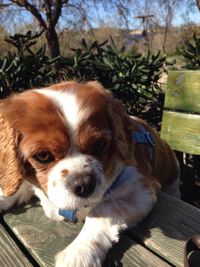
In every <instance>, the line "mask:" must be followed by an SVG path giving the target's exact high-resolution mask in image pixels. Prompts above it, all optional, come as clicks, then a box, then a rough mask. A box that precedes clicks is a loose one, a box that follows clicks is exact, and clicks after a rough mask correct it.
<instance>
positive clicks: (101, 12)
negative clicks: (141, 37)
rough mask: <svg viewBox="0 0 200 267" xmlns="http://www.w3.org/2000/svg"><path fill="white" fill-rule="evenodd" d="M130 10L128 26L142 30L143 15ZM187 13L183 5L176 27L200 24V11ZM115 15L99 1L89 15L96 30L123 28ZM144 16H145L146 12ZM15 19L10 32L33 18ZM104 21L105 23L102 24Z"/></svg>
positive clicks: (175, 22) (177, 14)
mask: <svg viewBox="0 0 200 267" xmlns="http://www.w3.org/2000/svg"><path fill="white" fill-rule="evenodd" d="M145 1H146V2H147V3H148V1H147V0H140V1H139V3H140V5H141V4H143V3H144V2H145ZM180 1H181V2H182V1H184V0H180ZM185 1H191V0H185ZM135 3H136V2H135ZM182 3H183V2H182ZM96 9H97V10H96ZM130 10H131V13H130V17H129V24H128V26H129V29H141V28H142V23H141V20H139V19H136V18H135V16H137V15H141V13H140V12H139V11H138V8H137V6H136V5H134V6H133V5H132V6H130ZM144 10H145V9H144ZM154 10H155V8H154ZM187 11H188V12H187V13H188V14H186V7H185V5H184V4H183V5H181V8H179V9H178V11H177V12H176V14H175V16H174V19H173V25H174V26H180V25H182V24H184V23H185V22H193V23H196V24H200V12H199V11H198V9H197V8H196V7H195V8H191V9H190V8H189V9H187ZM70 12H71V11H70ZM159 12H162V7H161V6H160V7H159ZM71 13H72V12H71ZM113 14H114V13H113V12H110V13H108V12H106V11H105V9H104V8H103V6H102V4H101V1H98V2H97V6H96V8H93V9H92V10H91V12H90V13H89V16H90V17H91V18H92V22H91V26H92V27H94V28H97V27H99V26H102V24H104V25H107V26H119V27H120V26H122V24H121V25H120V23H119V18H118V17H117V16H114V15H113ZM143 14H145V11H144V13H143ZM155 16H156V15H155ZM68 17H70V13H69V14H68ZM77 17H78V16H77ZM159 17H160V19H162V15H161V14H159ZM15 18H16V19H15V20H13V21H11V23H10V29H9V28H8V30H9V31H15V29H16V28H17V27H18V25H19V24H20V22H21V21H23V24H25V25H26V24H29V23H31V22H32V16H31V15H30V14H29V13H27V12H25V13H24V15H23V18H20V19H17V16H15ZM75 18H76V16H75ZM22 19H23V20H22ZM102 21H103V22H104V23H102ZM65 22H66V19H62V18H61V19H60V21H59V24H60V28H62V27H66V26H68V25H70V23H69V24H68V25H66V23H65ZM64 24H65V25H64ZM13 25H14V26H13ZM7 27H8V24H7Z"/></svg>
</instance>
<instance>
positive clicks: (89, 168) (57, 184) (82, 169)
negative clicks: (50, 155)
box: [48, 154, 106, 210]
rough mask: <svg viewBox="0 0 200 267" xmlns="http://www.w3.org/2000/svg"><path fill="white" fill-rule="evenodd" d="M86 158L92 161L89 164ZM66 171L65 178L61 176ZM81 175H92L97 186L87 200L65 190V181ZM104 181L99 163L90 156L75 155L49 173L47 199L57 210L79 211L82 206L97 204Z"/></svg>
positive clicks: (61, 162)
mask: <svg viewBox="0 0 200 267" xmlns="http://www.w3.org/2000/svg"><path fill="white" fill-rule="evenodd" d="M88 158H90V160H92V161H91V162H90V164H89V163H88V162H87V160H88ZM66 169H67V170H68V174H67V176H66V178H64V177H63V176H62V171H63V170H66ZM82 173H85V174H87V173H93V174H94V176H95V178H96V183H97V186H96V187H95V190H94V192H93V193H92V195H91V196H89V197H88V198H79V197H76V196H75V194H73V193H71V191H70V190H69V189H68V188H67V179H70V178H73V177H74V178H76V175H80V174H82ZM105 187H106V180H105V177H104V175H103V173H102V167H101V165H100V163H99V162H98V161H97V160H95V159H94V158H92V157H91V156H87V155H83V154H75V155H72V156H70V157H67V158H64V159H63V160H61V161H59V162H58V164H56V165H55V167H53V168H52V170H51V171H50V173H49V176H48V197H49V199H50V201H51V202H52V203H53V204H54V205H55V206H57V207H59V208H65V209H73V210H75V209H81V208H83V207H84V206H88V205H89V204H90V205H91V204H92V203H96V202H98V201H99V200H100V199H101V197H102V194H103V192H104V189H105Z"/></svg>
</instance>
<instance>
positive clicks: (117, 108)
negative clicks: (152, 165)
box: [109, 97, 136, 165]
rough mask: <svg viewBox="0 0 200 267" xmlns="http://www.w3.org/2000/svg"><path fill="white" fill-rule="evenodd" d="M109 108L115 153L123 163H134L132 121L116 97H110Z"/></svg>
mask: <svg viewBox="0 0 200 267" xmlns="http://www.w3.org/2000/svg"><path fill="white" fill-rule="evenodd" d="M109 110H110V111H109V113H110V118H111V124H112V127H113V131H114V136H113V138H114V140H115V146H116V149H117V153H118V155H119V157H120V159H121V160H122V161H123V162H124V163H125V165H136V159H135V156H134V141H133V137H132V131H133V125H132V121H131V119H130V117H129V116H128V115H127V113H126V110H125V108H124V106H123V105H122V103H121V101H119V100H117V99H114V98H112V97H111V99H110V105H109Z"/></svg>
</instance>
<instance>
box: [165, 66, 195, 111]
mask: <svg viewBox="0 0 200 267" xmlns="http://www.w3.org/2000/svg"><path fill="white" fill-rule="evenodd" d="M165 108H167V109H170V110H181V111H186V112H197V113H198V112H200V71H190V70H183V71H169V74H168V81H167V91H166V96H165Z"/></svg>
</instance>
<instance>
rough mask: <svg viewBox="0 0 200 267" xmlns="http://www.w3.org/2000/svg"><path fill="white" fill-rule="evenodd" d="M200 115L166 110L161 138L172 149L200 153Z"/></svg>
mask: <svg viewBox="0 0 200 267" xmlns="http://www.w3.org/2000/svg"><path fill="white" fill-rule="evenodd" d="M199 133H200V115H195V114H184V113H179V112H172V111H164V113H163V120H162V131H161V138H163V139H164V140H165V141H166V142H167V143H168V144H170V146H171V147H172V149H174V150H177V151H182V152H185V153H191V154H200V145H199V144H200V134H199Z"/></svg>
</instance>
